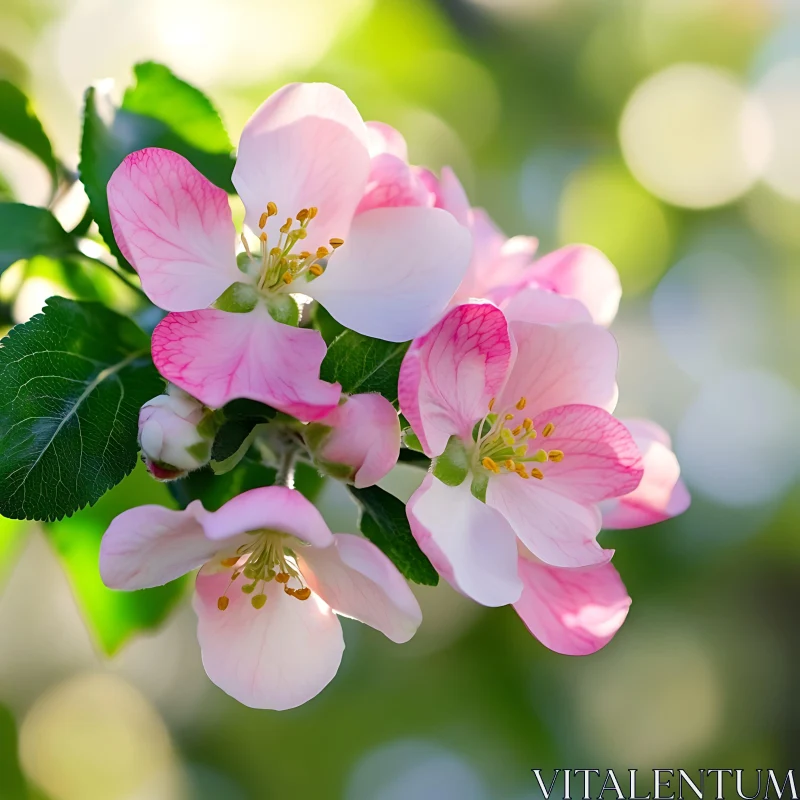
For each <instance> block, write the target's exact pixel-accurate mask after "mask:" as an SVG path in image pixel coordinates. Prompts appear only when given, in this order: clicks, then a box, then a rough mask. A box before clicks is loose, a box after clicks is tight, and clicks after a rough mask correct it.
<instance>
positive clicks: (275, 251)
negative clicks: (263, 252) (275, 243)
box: [269, 247, 283, 258]
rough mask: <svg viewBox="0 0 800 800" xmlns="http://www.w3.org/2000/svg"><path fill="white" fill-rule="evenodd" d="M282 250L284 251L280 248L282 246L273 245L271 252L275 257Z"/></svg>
mask: <svg viewBox="0 0 800 800" xmlns="http://www.w3.org/2000/svg"><path fill="white" fill-rule="evenodd" d="M282 252H283V251H282V250H281V249H280V247H273V248H272V250H270V251H269V254H270V255H271V256H272V257H273V258H277V257H278V256H279V255H280V254H281V253H282Z"/></svg>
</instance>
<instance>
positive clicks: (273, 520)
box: [203, 486, 333, 548]
mask: <svg viewBox="0 0 800 800" xmlns="http://www.w3.org/2000/svg"><path fill="white" fill-rule="evenodd" d="M203 528H204V529H205V534H206V536H207V537H208V538H209V539H211V540H214V541H217V542H219V540H222V539H228V538H230V537H231V536H235V535H237V534H240V533H247V532H248V531H255V530H260V529H263V528H266V529H269V530H273V531H278V532H280V533H288V534H290V535H292V536H295V537H297V538H298V539H300V540H301V541H303V542H308V543H309V544H311V545H313V546H314V547H320V548H322V547H329V546H330V545H332V544H333V534H332V533H331V531H330V528H329V527H328V526H327V524H326V523H325V520H324V519H323V518H322V515H321V514H320V513H319V511H318V510H317V508H316V506H315V505H314V504H313V503H311V502H310V501H309V500H307V499H306V498H305V497H303V495H302V494H300V492H298V491H297V490H295V489H288V488H286V487H285V486H262V487H260V488H258V489H250V490H249V491H247V492H242V494H240V495H237V496H236V497H234V498H233V499H232V500H229V501H228V502H227V503H225V505H224V506H222V508H220V509H219V510H218V511H213V512H206V514H205V517H204V518H203ZM218 546H219V545H218Z"/></svg>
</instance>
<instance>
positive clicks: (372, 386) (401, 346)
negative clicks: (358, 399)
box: [320, 330, 410, 403]
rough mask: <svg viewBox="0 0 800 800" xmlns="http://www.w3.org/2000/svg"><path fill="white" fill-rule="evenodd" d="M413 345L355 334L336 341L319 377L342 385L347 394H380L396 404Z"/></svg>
mask: <svg viewBox="0 0 800 800" xmlns="http://www.w3.org/2000/svg"><path fill="white" fill-rule="evenodd" d="M409 344H410V342H384V341H383V340H382V339H371V338H370V337H369V336H363V335H362V334H360V333H356V332H355V331H350V330H348V331H345V332H344V333H342V334H340V335H339V336H337V337H336V339H335V340H334V342H333V344H331V346H330V347H329V348H328V353H327V355H326V356H325V359H324V361H323V362H322V367H321V369H320V377H321V378H322V380H324V381H329V382H330V383H336V382H338V383H341V384H342V391H343V392H346V393H347V394H356V393H358V392H379V393H380V394H382V395H383V396H384V397H385V398H386V399H387V400H389V401H390V402H391V403H396V402H397V378H398V376H399V375H400V365H401V364H402V363H403V356H404V355H405V354H406V350H408V346H409Z"/></svg>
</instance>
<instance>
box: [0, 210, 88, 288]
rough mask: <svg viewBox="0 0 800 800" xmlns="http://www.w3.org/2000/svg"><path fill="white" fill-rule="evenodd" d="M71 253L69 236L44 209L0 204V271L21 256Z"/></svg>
mask: <svg viewBox="0 0 800 800" xmlns="http://www.w3.org/2000/svg"><path fill="white" fill-rule="evenodd" d="M74 253H77V250H76V248H75V244H74V242H73V241H72V238H71V237H70V235H69V234H68V233H67V232H66V231H65V230H64V229H63V228H62V227H61V225H59V224H58V220H56V218H55V217H54V216H53V215H52V214H51V213H50V212H49V211H48V210H47V209H46V208H38V207H36V206H26V205H23V204H22V203H0V273H2V272H3V271H4V270H5V269H6V268H7V267H10V266H11V265H12V264H13V263H14V262H15V261H19V260H20V259H21V258H33V256H38V255H43V256H50V257H51V258H59V257H61V256H67V255H71V254H74Z"/></svg>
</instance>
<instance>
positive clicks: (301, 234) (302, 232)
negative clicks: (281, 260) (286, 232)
mask: <svg viewBox="0 0 800 800" xmlns="http://www.w3.org/2000/svg"><path fill="white" fill-rule="evenodd" d="M292 236H294V238H295V239H301V240H302V239H305V238H306V236H308V231H307V230H306V229H305V228H297V229H295V230H293V231H292Z"/></svg>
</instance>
